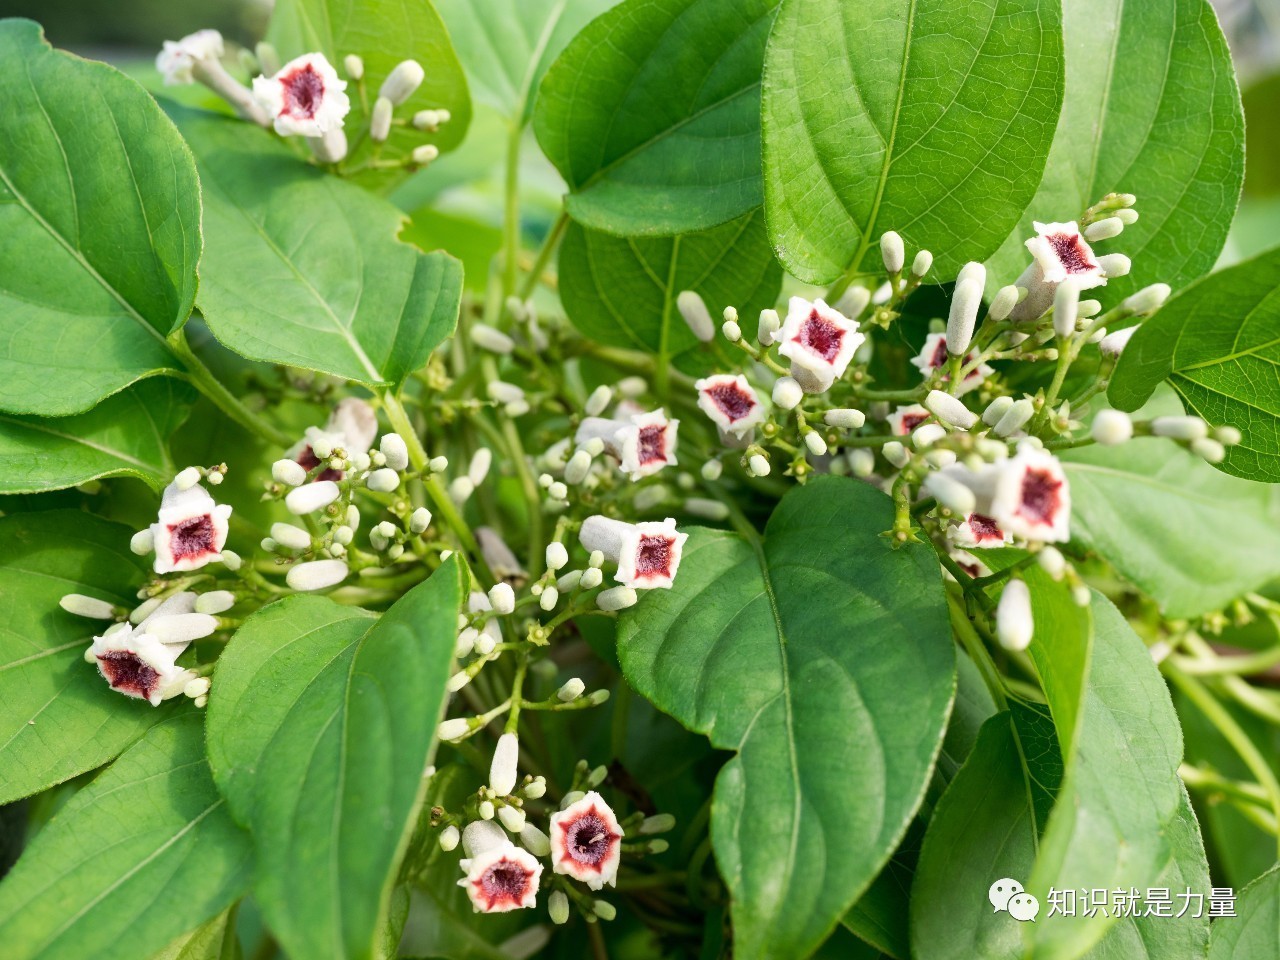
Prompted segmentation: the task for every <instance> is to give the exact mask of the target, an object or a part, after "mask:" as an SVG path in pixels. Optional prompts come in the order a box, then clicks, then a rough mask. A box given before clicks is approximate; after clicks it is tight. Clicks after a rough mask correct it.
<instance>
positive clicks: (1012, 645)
mask: <svg viewBox="0 0 1280 960" xmlns="http://www.w3.org/2000/svg"><path fill="white" fill-rule="evenodd" d="M1034 633H1035V621H1034V620H1033V619H1032V617H1031V591H1030V590H1028V589H1027V585H1026V584H1025V583H1024V582H1023V581H1021V580H1010V581H1009V582H1008V583H1006V584H1005V587H1004V591H1003V592H1002V593H1001V594H1000V603H999V605H998V606H997V607H996V637H997V638H998V639H999V641H1000V646H1002V647H1004V648H1005V649H1006V650H1025V649H1027V647H1029V646H1030V645H1031V637H1032V634H1034Z"/></svg>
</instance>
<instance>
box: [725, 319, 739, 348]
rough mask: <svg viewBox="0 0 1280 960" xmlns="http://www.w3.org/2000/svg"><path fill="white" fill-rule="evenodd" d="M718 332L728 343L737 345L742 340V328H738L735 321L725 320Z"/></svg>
mask: <svg viewBox="0 0 1280 960" xmlns="http://www.w3.org/2000/svg"><path fill="white" fill-rule="evenodd" d="M720 332H721V333H723V334H724V338H725V339H726V340H728V341H729V342H730V343H737V342H738V341H739V340H741V339H742V327H740V326H738V321H736V320H726V321H725V322H724V323H722V324H721V325H720Z"/></svg>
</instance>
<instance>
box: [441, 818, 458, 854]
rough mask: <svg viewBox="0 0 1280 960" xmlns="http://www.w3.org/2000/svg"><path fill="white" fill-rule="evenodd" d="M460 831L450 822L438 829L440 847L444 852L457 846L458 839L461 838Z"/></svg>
mask: <svg viewBox="0 0 1280 960" xmlns="http://www.w3.org/2000/svg"><path fill="white" fill-rule="evenodd" d="M461 836H462V835H461V833H459V832H458V828H457V827H455V826H454V825H453V824H452V823H451V824H449V825H448V826H447V827H445V828H444V829H443V830H441V831H440V849H441V850H443V851H444V852H445V853H448V852H449V851H450V850H453V849H455V848H456V847H457V846H458V840H459V839H461Z"/></svg>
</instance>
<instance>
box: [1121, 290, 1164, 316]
mask: <svg viewBox="0 0 1280 960" xmlns="http://www.w3.org/2000/svg"><path fill="white" fill-rule="evenodd" d="M1169 293H1170V289H1169V285H1168V284H1167V283H1153V284H1151V286H1149V287H1143V288H1142V289H1141V290H1139V291H1138V292H1137V293H1135V294H1133V295H1132V296H1129V297H1126V298H1125V301H1124V302H1123V303H1122V304H1120V306H1121V307H1122V308H1123V309H1125V310H1128V311H1130V312H1132V313H1135V314H1148V313H1154V312H1155V311H1157V310H1159V309H1160V307H1161V305H1163V304H1164V302H1165V300H1167V299H1168V298H1169Z"/></svg>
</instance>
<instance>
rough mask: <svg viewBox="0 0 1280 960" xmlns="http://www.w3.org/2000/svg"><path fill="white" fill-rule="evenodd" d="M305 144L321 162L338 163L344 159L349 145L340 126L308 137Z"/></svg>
mask: <svg viewBox="0 0 1280 960" xmlns="http://www.w3.org/2000/svg"><path fill="white" fill-rule="evenodd" d="M307 144H308V145H309V146H310V147H311V150H312V152H313V153H314V154H315V155H316V159H317V160H319V161H320V162H321V163H338V162H340V161H342V160H344V159H345V158H346V156H347V149H348V146H349V145H348V143H347V134H346V131H344V130H343V129H342V128H341V127H339V128H338V129H336V130H327V131H325V132H324V133H322V134H320V136H318V137H308V138H307Z"/></svg>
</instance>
